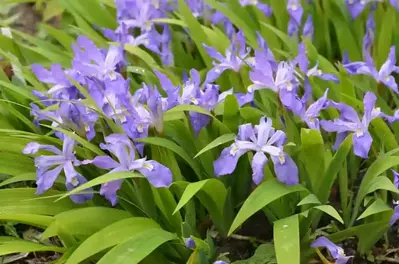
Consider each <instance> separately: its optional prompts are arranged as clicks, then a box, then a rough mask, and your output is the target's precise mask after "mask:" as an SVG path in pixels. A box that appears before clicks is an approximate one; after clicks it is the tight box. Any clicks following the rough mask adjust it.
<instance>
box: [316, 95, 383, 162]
mask: <svg viewBox="0 0 399 264" xmlns="http://www.w3.org/2000/svg"><path fill="white" fill-rule="evenodd" d="M376 100H377V98H376V96H375V95H374V94H373V93H372V92H367V93H366V94H365V95H364V98H363V104H364V115H363V118H362V120H361V121H360V119H359V117H358V115H357V113H356V111H355V110H354V109H353V108H352V107H350V106H348V105H346V104H344V103H335V102H332V101H331V103H330V105H331V106H332V107H334V108H336V109H338V110H339V111H340V118H336V119H335V120H333V121H331V120H322V121H321V122H320V124H321V126H322V127H323V129H324V130H326V131H327V132H338V134H337V139H336V142H335V145H334V147H335V148H336V147H338V146H339V145H340V144H341V143H342V141H343V140H344V139H345V138H346V136H347V135H348V133H349V132H353V150H354V153H355V155H356V156H358V157H361V158H364V159H367V158H368V152H369V150H370V147H371V144H372V142H373V138H372V137H371V135H370V133H369V132H368V127H369V125H370V122H371V121H372V120H373V119H375V118H377V117H379V116H380V115H381V110H380V108H375V103H376Z"/></svg>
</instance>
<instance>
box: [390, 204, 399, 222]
mask: <svg viewBox="0 0 399 264" xmlns="http://www.w3.org/2000/svg"><path fill="white" fill-rule="evenodd" d="M398 219H399V205H397V206H395V208H394V212H393V215H392V216H391V220H389V224H390V225H391V226H393V225H394V224H395V223H396V221H398Z"/></svg>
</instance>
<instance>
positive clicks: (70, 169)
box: [22, 136, 93, 203]
mask: <svg viewBox="0 0 399 264" xmlns="http://www.w3.org/2000/svg"><path fill="white" fill-rule="evenodd" d="M75 145H76V142H75V141H74V140H73V139H72V138H70V137H68V136H64V144H63V147H62V151H61V150H59V149H58V148H56V147H54V146H52V145H41V144H39V143H36V142H30V143H29V144H28V145H26V147H25V148H24V149H23V151H22V152H23V153H24V154H27V155H31V154H35V153H37V152H38V151H39V150H45V151H48V152H52V153H54V154H55V155H51V156H38V157H36V158H35V166H36V168H37V169H36V173H37V180H36V184H37V191H36V193H37V194H42V193H44V192H45V191H47V190H48V189H50V188H51V187H52V186H53V185H54V182H55V180H56V179H57V177H58V176H59V175H60V173H61V171H62V170H63V171H64V173H65V178H66V182H65V185H66V187H67V189H68V190H72V189H73V188H75V187H78V186H80V185H82V184H84V183H85V182H87V180H86V179H85V178H84V177H83V176H82V175H80V174H79V173H78V172H77V171H76V170H75V168H74V166H78V165H80V162H79V161H78V160H77V159H76V157H75V154H74V152H73V149H74V148H75ZM90 190H92V189H91V188H90V189H86V191H90ZM92 198H93V194H77V195H72V196H71V199H72V200H73V201H74V202H75V203H83V202H85V201H87V200H90V199H92Z"/></svg>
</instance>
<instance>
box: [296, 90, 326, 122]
mask: <svg viewBox="0 0 399 264" xmlns="http://www.w3.org/2000/svg"><path fill="white" fill-rule="evenodd" d="M327 94H328V89H326V91H325V92H324V95H323V96H322V97H320V98H319V99H318V100H317V101H316V102H314V103H313V104H311V105H310V106H309V107H308V109H307V110H306V111H304V112H303V113H302V114H301V116H300V117H301V119H302V120H303V121H305V122H306V124H307V125H308V127H309V128H310V129H316V130H320V121H319V119H318V117H319V116H320V111H322V110H324V109H326V108H327V107H328V106H329V101H328V98H327Z"/></svg>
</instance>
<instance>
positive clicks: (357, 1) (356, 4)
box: [345, 0, 373, 19]
mask: <svg viewBox="0 0 399 264" xmlns="http://www.w3.org/2000/svg"><path fill="white" fill-rule="evenodd" d="M371 1H373V0H345V3H346V6H347V7H348V9H349V13H350V14H351V16H352V18H353V19H355V18H357V17H358V16H359V15H360V14H361V13H362V12H363V10H364V9H365V8H366V5H367V4H368V3H370V2H371Z"/></svg>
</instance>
